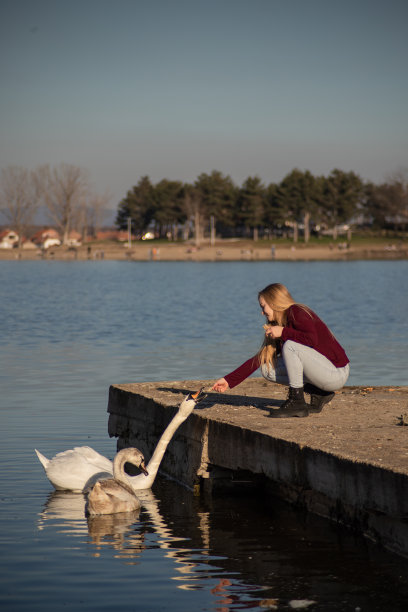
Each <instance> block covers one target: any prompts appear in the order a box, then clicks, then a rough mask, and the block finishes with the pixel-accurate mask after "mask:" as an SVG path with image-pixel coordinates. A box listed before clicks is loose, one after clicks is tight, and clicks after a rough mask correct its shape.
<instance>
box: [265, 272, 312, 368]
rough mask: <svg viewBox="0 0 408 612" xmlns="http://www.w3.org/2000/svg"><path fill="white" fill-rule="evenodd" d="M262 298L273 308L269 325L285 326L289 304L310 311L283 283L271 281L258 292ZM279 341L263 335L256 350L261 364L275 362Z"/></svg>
mask: <svg viewBox="0 0 408 612" xmlns="http://www.w3.org/2000/svg"><path fill="white" fill-rule="evenodd" d="M261 297H262V298H263V299H264V300H265V302H266V303H267V304H268V306H269V307H270V308H272V310H273V314H274V321H273V322H272V323H271V325H274V324H275V325H281V326H282V327H285V325H286V323H287V310H288V308H290V306H293V305H294V304H296V305H297V306H300V307H301V308H303V309H304V310H306V312H309V313H310V309H309V308H308V307H307V306H305V305H304V304H299V303H298V302H296V301H295V300H294V299H293V297H292V296H291V294H290V293H289V291H288V289H287V288H286V287H285V285H282V284H281V283H272V284H271V285H268V286H267V287H265V289H262V291H260V292H259V293H258V299H259V298H261ZM280 344H281V341H280V339H279V338H278V339H275V338H270V337H269V336H265V338H264V341H263V343H262V346H261V348H260V349H259V351H258V358H259V363H260V364H261V365H263V364H268V363H271V364H276V357H277V355H276V353H277V350H278V349H279V348H280Z"/></svg>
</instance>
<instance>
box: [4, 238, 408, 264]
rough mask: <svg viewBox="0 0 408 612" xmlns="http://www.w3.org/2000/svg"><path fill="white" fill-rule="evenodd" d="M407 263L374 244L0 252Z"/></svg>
mask: <svg viewBox="0 0 408 612" xmlns="http://www.w3.org/2000/svg"><path fill="white" fill-rule="evenodd" d="M367 259H373V260H380V259H387V260H401V259H408V244H399V245H398V246H395V245H392V244H390V245H387V246H381V245H376V244H373V245H372V246H370V245H364V246H360V245H359V246H353V245H352V246H351V247H350V248H346V247H343V248H339V247H338V246H332V247H330V246H309V245H305V244H304V243H299V244H297V245H296V246H279V245H275V247H273V246H272V245H271V246H265V245H264V244H263V245H262V246H257V245H256V243H249V244H248V245H247V244H243V243H241V244H234V243H230V242H220V243H217V244H216V245H214V246H211V245H209V244H203V245H202V246H200V247H195V246H194V245H191V244H187V243H184V244H178V243H168V244H166V243H164V244H163V243H160V244H154V243H146V242H136V243H135V245H134V246H132V248H131V249H129V248H127V246H124V245H122V244H116V243H109V244H105V243H104V244H94V243H92V244H90V245H84V246H81V247H78V248H71V249H68V248H66V247H54V248H50V249H48V251H45V252H42V251H41V250H40V249H27V250H26V249H22V250H21V251H20V252H19V251H18V250H17V249H0V261H11V260H22V261H25V260H28V261H35V260H38V261H41V260H48V261H49V260H55V261H86V260H90V261H92V260H93V261H102V260H108V261H324V260H328V261H356V260H367Z"/></svg>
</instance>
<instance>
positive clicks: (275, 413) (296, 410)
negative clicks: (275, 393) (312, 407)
mask: <svg viewBox="0 0 408 612" xmlns="http://www.w3.org/2000/svg"><path fill="white" fill-rule="evenodd" d="M308 408H309V406H308V405H307V404H306V402H305V398H304V395H303V387H299V388H298V389H295V388H294V387H289V393H288V399H287V400H286V401H285V402H283V404H282V406H281V407H280V408H279V409H278V410H272V412H271V414H270V415H269V416H270V417H272V418H274V419H279V418H280V419H285V418H288V417H307V416H309V410H308Z"/></svg>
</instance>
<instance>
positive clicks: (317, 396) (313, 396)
mask: <svg viewBox="0 0 408 612" xmlns="http://www.w3.org/2000/svg"><path fill="white" fill-rule="evenodd" d="M305 392H306V393H310V405H309V412H313V413H314V414H315V413H317V412H321V411H322V408H323V406H325V405H326V404H328V403H329V402H331V401H332V399H333V397H334V393H333V391H323V389H319V387H315V386H314V385H312V384H311V383H306V384H305Z"/></svg>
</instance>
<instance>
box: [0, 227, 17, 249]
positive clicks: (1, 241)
mask: <svg viewBox="0 0 408 612" xmlns="http://www.w3.org/2000/svg"><path fill="white" fill-rule="evenodd" d="M18 241H19V236H18V234H17V233H16V232H13V230H10V229H5V230H3V231H2V232H0V249H13V248H14V247H16V246H17V245H18Z"/></svg>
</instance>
